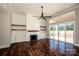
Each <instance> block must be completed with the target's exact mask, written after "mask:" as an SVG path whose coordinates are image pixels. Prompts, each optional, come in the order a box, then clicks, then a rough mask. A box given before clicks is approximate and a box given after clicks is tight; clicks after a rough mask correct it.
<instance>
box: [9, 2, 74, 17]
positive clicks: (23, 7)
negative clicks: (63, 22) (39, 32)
mask: <svg viewBox="0 0 79 59" xmlns="http://www.w3.org/2000/svg"><path fill="white" fill-rule="evenodd" d="M41 5H43V6H44V15H48V16H49V15H53V14H54V13H56V12H59V11H61V10H64V9H66V8H69V7H71V6H73V5H75V3H44V4H41V3H26V4H24V3H23V4H22V3H14V4H10V6H11V9H12V11H15V12H30V13H32V14H34V16H38V15H40V13H41Z"/></svg>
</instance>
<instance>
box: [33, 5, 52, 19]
mask: <svg viewBox="0 0 79 59" xmlns="http://www.w3.org/2000/svg"><path fill="white" fill-rule="evenodd" d="M41 11H42V12H41V16H34V17H39V18H38V19H43V20H46V18H51V16H44V13H43V6H41Z"/></svg>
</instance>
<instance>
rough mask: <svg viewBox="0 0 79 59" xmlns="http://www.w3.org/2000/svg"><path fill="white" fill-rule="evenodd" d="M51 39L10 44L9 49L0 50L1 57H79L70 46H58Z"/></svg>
mask: <svg viewBox="0 0 79 59" xmlns="http://www.w3.org/2000/svg"><path fill="white" fill-rule="evenodd" d="M56 42H57V41H55V40H52V39H42V40H37V41H31V42H20V43H14V44H11V46H10V47H9V48H5V49H0V55H1V56H67V55H68V56H73V55H79V54H78V53H77V52H76V49H75V48H74V47H73V45H72V44H68V43H65V44H66V45H64V44H63V43H62V42H59V43H60V45H61V46H60V45H59V44H57V43H56ZM70 47H71V48H70Z"/></svg>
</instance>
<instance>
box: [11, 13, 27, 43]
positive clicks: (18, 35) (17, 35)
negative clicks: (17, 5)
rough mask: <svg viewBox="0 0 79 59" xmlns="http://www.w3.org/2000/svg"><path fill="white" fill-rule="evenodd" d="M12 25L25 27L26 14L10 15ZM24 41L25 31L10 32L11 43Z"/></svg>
mask: <svg viewBox="0 0 79 59" xmlns="http://www.w3.org/2000/svg"><path fill="white" fill-rule="evenodd" d="M11 23H12V24H17V25H26V14H24V13H15V12H13V13H12V21H11ZM25 28H26V27H20V26H19V27H17V26H12V29H25ZM22 41H26V31H12V32H11V42H12V43H14V42H22Z"/></svg>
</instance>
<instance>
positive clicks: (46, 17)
mask: <svg viewBox="0 0 79 59" xmlns="http://www.w3.org/2000/svg"><path fill="white" fill-rule="evenodd" d="M44 17H45V18H52V16H44Z"/></svg>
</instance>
